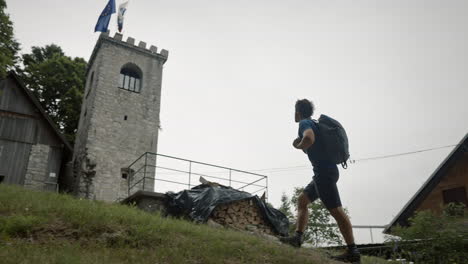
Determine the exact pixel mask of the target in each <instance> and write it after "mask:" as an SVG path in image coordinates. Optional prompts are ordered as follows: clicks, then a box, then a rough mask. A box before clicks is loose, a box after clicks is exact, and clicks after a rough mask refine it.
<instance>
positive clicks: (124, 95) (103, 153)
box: [74, 34, 167, 201]
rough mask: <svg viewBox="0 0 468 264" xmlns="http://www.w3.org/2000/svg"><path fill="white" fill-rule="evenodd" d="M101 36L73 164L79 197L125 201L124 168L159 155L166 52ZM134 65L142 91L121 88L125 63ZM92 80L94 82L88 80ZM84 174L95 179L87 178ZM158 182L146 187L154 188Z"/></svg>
mask: <svg viewBox="0 0 468 264" xmlns="http://www.w3.org/2000/svg"><path fill="white" fill-rule="evenodd" d="M121 39H122V35H120V34H116V35H115V36H114V37H113V38H112V37H109V36H107V35H106V34H102V35H101V37H100V38H99V40H98V43H97V44H96V47H95V50H94V51H93V55H92V57H91V59H90V65H89V68H88V80H87V88H86V91H85V97H86V95H87V94H88V91H89V89H91V92H90V93H89V95H87V97H86V98H85V100H84V102H83V107H82V113H81V117H80V125H79V129H78V135H77V142H76V144H75V153H74V166H75V172H76V173H77V175H78V176H77V180H78V182H77V190H78V194H79V195H80V196H86V197H88V198H92V199H97V200H105V201H116V200H119V199H122V198H125V197H127V194H128V193H127V191H128V190H127V186H128V183H127V180H126V179H123V178H122V175H121V170H122V168H125V167H128V166H129V165H130V164H131V163H132V162H133V161H135V160H136V159H137V158H138V157H140V156H141V155H142V154H143V153H144V152H156V150H157V141H158V129H159V112H160V102H161V81H162V68H163V64H164V62H165V61H166V60H167V51H164V50H163V51H161V53H157V52H156V51H157V49H156V47H154V46H151V48H150V49H149V50H148V49H146V44H145V43H143V42H140V44H139V45H138V46H135V45H134V39H132V38H128V39H127V41H126V42H124V41H122V40H121ZM127 63H133V64H135V65H137V66H138V67H139V68H140V69H141V71H142V73H143V76H142V80H141V81H142V87H141V92H140V93H135V92H131V91H128V90H124V89H121V88H119V87H118V84H119V77H120V70H121V68H122V66H123V65H125V64H127ZM91 76H93V82H91V81H90V78H91ZM86 173H88V174H89V175H92V177H87V176H86V175H87V174H86ZM153 186H154V183H151V184H148V182H147V184H145V190H150V191H152V190H153Z"/></svg>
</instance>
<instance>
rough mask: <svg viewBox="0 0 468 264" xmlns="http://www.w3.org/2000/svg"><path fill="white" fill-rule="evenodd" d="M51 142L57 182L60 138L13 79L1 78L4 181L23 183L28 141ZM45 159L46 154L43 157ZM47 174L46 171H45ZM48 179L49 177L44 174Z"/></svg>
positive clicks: (0, 139) (0, 152)
mask: <svg viewBox="0 0 468 264" xmlns="http://www.w3.org/2000/svg"><path fill="white" fill-rule="evenodd" d="M33 144H42V145H48V146H51V147H52V148H51V151H50V154H49V157H48V160H49V164H48V167H49V169H48V170H49V172H55V173H56V178H55V179H50V180H53V182H57V177H59V173H60V165H61V164H60V163H61V161H62V155H63V148H64V146H63V142H62V141H61V140H60V139H59V137H58V136H57V135H56V133H55V131H54V130H53V129H52V127H51V126H50V124H49V123H48V122H47V120H46V119H45V118H44V117H43V116H42V114H41V113H40V112H39V110H38V109H37V108H36V107H35V105H34V104H33V102H32V101H31V99H30V98H29V97H28V95H27V94H26V92H24V90H23V89H22V88H21V87H17V84H16V82H15V81H13V80H12V79H6V80H1V81H0V155H1V156H0V157H1V158H0V175H3V176H5V177H4V180H3V182H4V183H12V184H23V183H24V176H25V173H26V169H27V166H28V161H29V154H30V150H31V145H33ZM45 160H47V157H45ZM44 177H49V173H48V174H47V175H44ZM46 179H48V178H46Z"/></svg>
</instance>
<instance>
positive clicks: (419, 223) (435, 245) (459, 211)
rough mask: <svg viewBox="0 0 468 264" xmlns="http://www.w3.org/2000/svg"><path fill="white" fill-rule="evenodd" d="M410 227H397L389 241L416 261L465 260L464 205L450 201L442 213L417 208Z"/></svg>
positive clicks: (466, 217) (466, 216)
mask: <svg viewBox="0 0 468 264" xmlns="http://www.w3.org/2000/svg"><path fill="white" fill-rule="evenodd" d="M409 224H410V225H409V227H401V226H397V227H396V228H394V229H393V231H392V235H394V236H397V237H391V238H389V239H388V242H390V243H392V244H396V245H397V246H398V247H399V248H400V249H401V250H402V252H401V254H402V255H403V256H404V257H407V258H408V257H409V258H410V259H412V260H414V261H416V263H438V264H439V263H461V261H462V260H463V259H465V260H466V259H468V251H466V248H467V247H468V240H467V239H468V228H467V225H468V214H467V212H466V209H465V207H464V205H455V204H449V205H448V206H447V207H445V209H444V212H443V214H442V215H436V214H434V213H433V212H431V211H420V212H417V213H416V214H415V216H414V217H412V218H410V219H409Z"/></svg>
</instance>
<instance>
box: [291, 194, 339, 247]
mask: <svg viewBox="0 0 468 264" xmlns="http://www.w3.org/2000/svg"><path fill="white" fill-rule="evenodd" d="M303 190H304V188H295V189H294V194H293V196H292V198H291V202H290V203H292V204H294V205H296V204H297V201H298V199H299V195H300V194H301V193H302V191H303ZM296 210H297V208H296ZM345 211H346V209H345ZM308 212H309V220H308V222H307V228H306V230H305V232H304V241H305V242H308V243H311V244H313V245H314V246H315V247H316V246H321V245H325V244H337V245H342V244H343V241H342V239H341V235H340V234H341V233H340V230H339V229H338V226H337V225H336V224H335V223H334V219H333V217H332V216H331V214H330V212H329V211H328V210H327V208H326V207H325V206H324V205H323V203H322V202H321V201H320V200H319V199H317V200H316V201H314V202H313V203H310V204H309V207H308Z"/></svg>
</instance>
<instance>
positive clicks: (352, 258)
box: [331, 248, 361, 264]
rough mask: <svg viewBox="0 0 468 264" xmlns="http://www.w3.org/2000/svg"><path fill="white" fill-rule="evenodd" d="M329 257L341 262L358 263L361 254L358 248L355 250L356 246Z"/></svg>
mask: <svg viewBox="0 0 468 264" xmlns="http://www.w3.org/2000/svg"><path fill="white" fill-rule="evenodd" d="M331 259H333V260H338V261H341V262H348V263H354V264H360V263H361V254H360V253H359V250H357V248H354V249H346V252H345V253H343V254H341V255H338V256H332V257H331Z"/></svg>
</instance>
